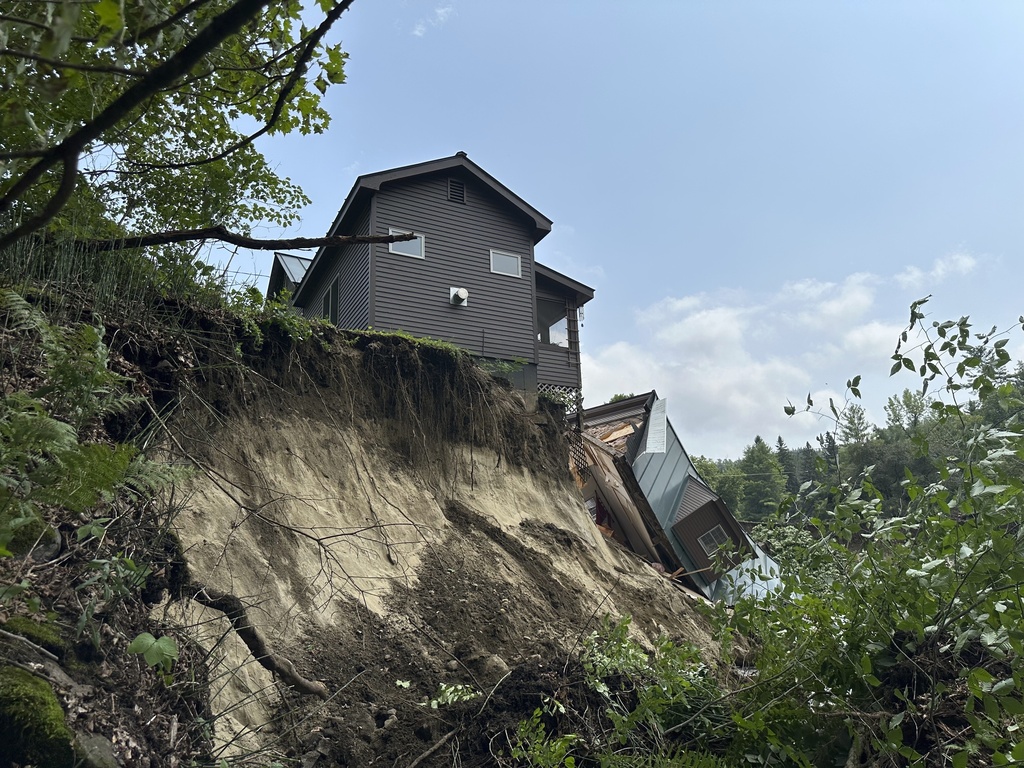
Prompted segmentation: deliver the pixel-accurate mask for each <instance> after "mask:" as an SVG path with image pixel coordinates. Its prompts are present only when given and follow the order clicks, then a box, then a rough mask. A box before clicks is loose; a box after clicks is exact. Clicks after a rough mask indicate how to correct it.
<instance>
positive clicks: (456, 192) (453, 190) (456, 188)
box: [448, 179, 466, 203]
mask: <svg viewBox="0 0 1024 768" xmlns="http://www.w3.org/2000/svg"><path fill="white" fill-rule="evenodd" d="M448 199H449V200H451V201H452V202H453V203H465V202H466V185H465V183H463V182H461V181H459V180H458V179H448Z"/></svg>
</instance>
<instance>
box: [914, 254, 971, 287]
mask: <svg viewBox="0 0 1024 768" xmlns="http://www.w3.org/2000/svg"><path fill="white" fill-rule="evenodd" d="M976 266H978V260H977V259H976V258H975V257H974V256H971V255H970V254H969V253H961V252H957V253H951V254H949V255H947V256H941V257H939V258H937V259H935V261H934V262H932V268H931V269H930V270H928V271H927V272H925V271H924V270H922V269H921V268H920V267H907V268H906V269H904V270H903V271H902V272H900V273H899V274H898V275H896V282H897V283H899V284H900V285H901V286H902V287H904V288H917V289H922V290H927V289H928V288H929V286H931V285H933V284H935V283H938V282H941V281H943V280H945V279H946V278H947V277H963V276H964V275H969V274H971V272H973V271H974V268H975V267H976Z"/></svg>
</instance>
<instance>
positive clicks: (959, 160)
mask: <svg viewBox="0 0 1024 768" xmlns="http://www.w3.org/2000/svg"><path fill="white" fill-rule="evenodd" d="M337 37H338V38H339V39H340V40H341V41H342V42H343V44H344V46H345V49H346V50H347V51H348V52H349V54H350V59H349V63H348V66H347V70H346V71H347V75H348V82H347V83H346V84H345V85H342V86H337V87H334V88H332V89H331V90H330V91H329V92H328V97H327V100H326V105H327V108H328V110H329V111H330V113H331V114H332V120H333V121H332V124H331V127H330V129H329V131H328V132H327V133H325V134H323V135H321V136H290V137H283V138H275V139H272V140H270V141H267V142H264V143H263V144H262V145H261V149H262V150H263V151H264V153H265V154H266V155H267V157H268V158H269V159H270V160H271V162H272V164H274V166H275V167H276V168H277V170H278V171H279V172H280V173H281V174H282V175H286V176H289V177H290V178H291V179H292V180H293V181H295V182H296V183H298V184H299V185H300V186H301V187H302V188H303V189H304V190H305V192H306V193H307V195H309V197H310V198H311V199H312V200H313V203H312V205H310V206H309V207H308V209H306V210H305V211H304V215H303V220H302V225H301V226H296V227H294V228H293V229H292V230H291V231H290V232H289V233H288V234H302V235H307V236H316V235H321V234H323V233H324V232H326V230H327V227H328V226H329V224H330V222H331V220H332V219H333V217H334V215H335V214H336V213H337V210H338V208H339V207H340V205H341V203H342V201H343V200H344V197H345V194H346V193H347V192H348V190H349V188H350V187H351V185H352V182H353V181H354V179H355V177H356V176H357V175H359V174H361V173H369V172H373V171H379V170H383V169H386V168H391V167H395V166H400V165H405V164H409V163H415V162H420V161H423V160H428V159H433V158H437V157H443V156H447V155H451V154H453V153H455V152H456V151H459V150H464V151H466V152H467V153H468V154H469V156H470V158H472V159H473V160H474V161H476V162H477V163H479V164H480V165H481V166H483V167H484V168H485V169H487V170H488V171H489V172H490V173H491V174H493V175H494V176H495V177H497V178H498V179H499V180H501V181H502V182H503V183H504V184H506V185H507V186H509V187H510V188H511V189H513V190H514V191H515V192H517V193H518V194H519V195H520V196H522V197H523V198H524V199H526V200H527V201H528V202H529V203H531V204H532V205H534V206H535V207H536V208H538V209H539V210H541V211H542V212H543V213H544V214H546V215H547V216H548V217H550V218H551V219H553V220H554V222H555V226H554V230H553V231H552V233H551V234H550V235H549V236H548V237H547V238H546V239H545V240H544V241H542V242H541V243H540V244H539V246H538V248H537V252H536V255H537V258H538V260H539V261H542V262H544V263H546V264H548V265H549V266H551V267H553V268H555V269H558V270H560V271H563V272H566V273H567V274H569V275H571V276H573V277H576V278H577V279H579V280H581V281H583V282H586V283H588V284H590V285H591V286H593V287H594V288H595V289H596V293H597V295H596V298H595V299H594V301H593V302H591V303H590V304H589V305H588V306H587V309H586V320H585V323H584V329H583V332H582V344H583V347H584V353H585V357H584V370H583V375H584V394H585V397H586V404H588V405H595V404H599V403H601V402H604V401H605V400H606V399H607V398H608V397H609V396H610V395H612V394H614V393H616V392H637V393H639V392H642V391H646V390H649V389H651V388H656V389H657V390H658V392H659V394H660V395H662V396H663V397H667V398H668V400H669V414H670V417H671V419H672V421H673V424H674V425H675V427H676V429H677V431H678V432H679V433H680V436H681V437H682V439H683V441H684V443H685V445H686V446H687V448H688V450H690V451H691V452H692V453H694V454H705V455H708V456H712V457H716V458H726V457H733V458H735V457H738V456H739V455H740V453H741V452H742V450H743V448H744V446H746V445H747V444H749V443H750V442H752V441H753V438H754V435H756V434H760V435H762V436H763V437H764V438H765V439H767V440H769V441H770V442H773V441H774V439H775V437H776V436H777V435H782V436H783V438H784V439H785V440H786V441H787V443H789V444H790V446H791V447H794V446H801V445H803V444H804V442H805V441H808V440H810V441H811V442H812V443H813V442H814V435H816V434H817V433H819V432H821V431H823V430H825V429H827V428H828V426H829V425H828V424H827V423H826V422H821V421H817V420H815V419H814V418H813V417H811V416H808V415H804V416H799V417H796V418H793V419H789V418H787V417H785V415H784V414H783V410H782V408H783V406H784V405H785V403H786V402H787V399H791V400H793V401H794V402H795V403H800V402H802V401H803V399H804V398H805V397H806V396H807V394H808V393H811V394H812V396H813V397H814V398H815V399H816V400H817V401H818V402H827V400H828V398H829V397H830V396H831V397H834V398H836V399H837V400H841V399H842V397H843V385H844V383H845V381H846V380H847V379H848V378H850V377H852V376H854V375H857V374H861V375H862V376H863V380H862V389H863V393H864V397H865V401H864V404H865V406H866V407H867V409H868V415H869V417H870V418H871V420H873V421H874V422H876V423H879V424H881V423H884V419H885V415H884V412H883V410H882V405H883V404H884V402H885V398H886V397H887V396H888V395H890V394H895V393H898V392H899V391H901V390H902V389H903V387H905V386H911V387H912V386H915V382H914V380H913V379H912V378H909V377H907V378H901V377H896V378H894V379H889V377H888V371H889V367H890V361H889V356H890V355H891V354H892V351H893V347H894V345H895V342H896V339H897V336H898V334H899V332H900V331H901V330H902V328H903V326H904V325H905V323H906V320H907V316H908V307H909V304H910V302H911V301H913V300H915V299H918V298H921V297H923V296H925V295H927V294H932V295H933V297H934V298H933V299H932V301H931V302H930V303H929V305H928V308H929V309H928V311H929V313H930V318H934V319H938V320H945V319H947V318H956V317H959V316H960V315H964V314H968V315H971V316H972V318H973V319H974V320H975V321H976V323H977V326H978V327H988V326H992V325H998V326H1000V327H1001V328H1002V327H1010V326H1012V325H1013V323H1014V321H1015V320H1016V319H1017V317H1018V315H1020V314H1021V312H1022V311H1024V302H1022V301H1021V299H1020V291H1021V286H1022V284H1024V266H1022V265H1024V259H1022V255H1024V217H1022V214H1024V44H1022V41H1024V4H1020V3H1010V2H1006V3H1000V2H986V3H971V4H967V3H962V2H957V3H952V2H939V1H937V0H929V1H928V2H884V3H883V2H852V1H851V2H822V1H820V0H816V1H815V2H784V1H780V2H772V3H764V2H725V1H724V0H714V1H708V2H686V1H683V0H673V1H672V2H669V1H668V0H665V1H663V2H653V1H648V2H633V3H623V2H621V1H620V2H606V1H605V0H588V1H587V2H583V1H582V0H573V1H571V2H570V1H569V0H562V1H559V0H544V1H539V0H523V1H519V2H511V1H506V2H498V1H497V0H440V1H439V2H438V1H435V2H422V1H420V0H372V1H371V0H356V2H355V3H354V5H353V7H352V9H351V10H350V11H349V12H348V13H347V14H346V15H345V16H344V17H343V19H342V21H341V23H340V25H339V26H338V28H337ZM260 234H262V235H264V236H278V235H279V234H281V233H279V232H273V233H271V232H261V233H260ZM253 258H254V262H253V267H254V268H255V271H258V272H262V273H263V274H267V273H268V272H269V256H267V255H258V256H255V257H253ZM235 263H236V265H237V264H238V261H237V260H236V262H235ZM241 266H242V267H243V268H245V267H246V265H245V264H242V265H241ZM1009 348H1010V349H1011V350H1012V351H1013V352H1014V354H1015V356H1016V357H1018V358H1020V357H1021V356H1022V352H1024V345H1022V344H1021V338H1020V336H1019V334H1018V335H1017V336H1016V337H1014V338H1013V340H1012V341H1011V342H1010V347H1009Z"/></svg>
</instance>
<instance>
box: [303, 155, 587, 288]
mask: <svg viewBox="0 0 1024 768" xmlns="http://www.w3.org/2000/svg"><path fill="white" fill-rule="evenodd" d="M446 172H447V173H459V174H468V175H470V176H472V177H473V178H476V179H477V180H478V181H480V182H481V183H482V184H483V185H484V186H486V187H487V188H489V189H490V190H491V191H492V192H494V193H495V194H496V195H497V196H498V197H499V198H500V199H501V200H503V201H504V202H506V203H507V204H508V205H509V206H511V207H512V208H514V209H515V210H516V211H518V212H519V213H520V214H522V215H523V216H524V217H525V218H526V219H527V220H528V221H529V222H531V225H532V228H533V232H532V237H533V242H534V245H536V244H537V243H539V242H540V241H541V240H542V239H543V238H544V236H545V235H547V234H548V233H549V232H550V231H551V224H552V222H551V219H549V218H548V217H547V216H545V215H544V214H543V213H541V212H540V211H538V210H537V209H536V208H534V207H533V206H532V205H530V204H529V203H527V202H526V201H525V200H523V198H521V197H519V195H517V194H516V193H515V192H513V191H512V190H511V189H509V188H508V187H506V186H505V185H504V184H502V183H501V182H500V181H498V180H497V179H496V178H494V177H493V176H491V174H489V173H488V172H487V171H485V170H484V169H483V168H481V167H480V166H479V165H477V164H476V163H474V162H473V161H472V160H470V159H469V157H468V155H466V153H465V152H456V153H455V154H454V155H452V156H451V157H442V158H440V159H438V160H428V161H426V162H424V163H415V164H413V165H404V166H402V167H401V168H392V169H390V170H387V171H378V172H377V173H367V174H363V175H362V176H359V177H358V178H357V179H356V181H355V184H353V185H352V189H351V190H350V191H349V193H348V196H347V197H346V198H345V202H344V203H343V204H342V206H341V210H340V211H338V215H337V216H336V217H335V219H334V223H332V224H331V227H330V229H329V230H328V231H327V237H334V236H335V235H337V234H345V233H346V231H345V224H346V222H348V221H349V220H350V218H351V217H353V216H355V215H357V214H358V213H359V212H360V211H361V210H363V207H364V206H365V205H366V204H367V203H368V202H369V200H370V199H371V198H372V197H373V195H374V194H376V193H377V192H379V191H380V189H381V187H382V186H383V185H385V184H393V183H395V182H402V181H408V180H410V179H415V178H417V177H421V176H427V175H430V174H435V173H446ZM327 250H329V249H327V248H320V250H318V251H317V253H316V256H315V257H314V258H313V262H312V264H310V266H309V269H308V270H307V274H308V275H310V276H312V275H313V274H315V273H316V271H317V270H318V268H319V266H320V262H321V261H322V260H323V257H324V253H325V252H326V251H327ZM555 274H557V273H555ZM563 277H564V276H563ZM565 279H568V278H565ZM580 285H582V283H580ZM583 287H586V286H583ZM302 289H303V285H302V284H300V285H299V288H298V290H297V291H296V292H295V298H296V299H298V298H299V296H300V295H301V294H302V292H303V291H302ZM591 298H593V291H591Z"/></svg>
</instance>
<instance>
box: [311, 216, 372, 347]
mask: <svg viewBox="0 0 1024 768" xmlns="http://www.w3.org/2000/svg"><path fill="white" fill-rule="evenodd" d="M369 233H370V209H369V208H367V209H366V211H364V212H363V214H362V215H361V216H360V217H359V219H358V220H357V222H356V225H355V228H354V229H353V230H352V231H351V232H346V233H345V234H350V235H368V234H369ZM324 256H325V257H328V258H330V259H331V260H332V261H333V264H332V266H331V267H330V268H329V269H327V270H325V271H324V273H323V277H322V278H321V279H320V280H319V282H318V284H317V285H316V286H310V288H309V289H308V290H309V291H310V293H309V295H310V296H313V297H314V298H313V299H312V300H311V301H309V302H307V303H306V306H305V307H304V308H303V314H304V315H305V316H306V317H308V318H315V317H320V316H321V315H322V314H323V311H322V310H323V305H324V296H326V295H327V292H328V291H329V290H330V287H331V284H332V283H333V282H334V280H335V278H338V279H339V280H338V281H339V284H340V291H339V303H338V304H339V306H338V326H339V327H340V328H366V327H367V326H368V325H369V324H370V246H369V245H368V244H365V243H363V244H359V245H346V246H344V247H342V248H338V249H335V253H325V254H324Z"/></svg>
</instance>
